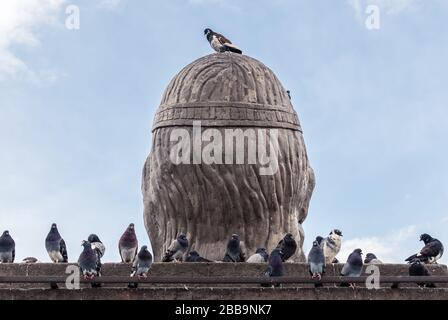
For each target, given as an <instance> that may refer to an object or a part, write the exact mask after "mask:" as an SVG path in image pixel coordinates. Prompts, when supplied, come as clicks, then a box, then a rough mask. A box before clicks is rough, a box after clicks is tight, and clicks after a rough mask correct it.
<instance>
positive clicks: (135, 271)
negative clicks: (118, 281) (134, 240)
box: [128, 246, 152, 288]
mask: <svg viewBox="0 0 448 320" xmlns="http://www.w3.org/2000/svg"><path fill="white" fill-rule="evenodd" d="M151 265H152V254H151V252H149V251H148V247H147V246H142V247H141V249H140V251H139V253H138V254H137V258H136V259H135V260H134V263H133V265H132V273H131V277H135V276H137V277H138V278H139V279H141V278H147V277H148V271H149V269H151ZM128 287H129V288H137V287H138V283H137V282H134V283H129V285H128Z"/></svg>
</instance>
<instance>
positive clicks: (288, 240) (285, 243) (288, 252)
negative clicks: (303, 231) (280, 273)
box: [277, 233, 297, 262]
mask: <svg viewBox="0 0 448 320" xmlns="http://www.w3.org/2000/svg"><path fill="white" fill-rule="evenodd" d="M277 248H278V249H280V251H281V252H283V253H282V260H283V262H285V261H286V260H288V259H289V258H291V257H292V256H293V255H294V253H296V250H297V242H296V240H295V239H294V237H293V236H292V234H290V233H287V234H286V235H285V237H284V238H283V239H282V240H280V242H279V243H278V245H277Z"/></svg>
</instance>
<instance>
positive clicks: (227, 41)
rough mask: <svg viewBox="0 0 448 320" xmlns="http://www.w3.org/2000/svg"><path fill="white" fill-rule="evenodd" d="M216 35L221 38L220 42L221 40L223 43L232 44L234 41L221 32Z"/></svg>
mask: <svg viewBox="0 0 448 320" xmlns="http://www.w3.org/2000/svg"><path fill="white" fill-rule="evenodd" d="M215 36H216V38H218V40H219V42H221V44H232V41H230V40H229V39H227V38H226V37H224V36H223V35H222V34H220V33H216V34H215Z"/></svg>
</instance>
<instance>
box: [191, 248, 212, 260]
mask: <svg viewBox="0 0 448 320" xmlns="http://www.w3.org/2000/svg"><path fill="white" fill-rule="evenodd" d="M185 262H211V261H210V260H207V259H205V258H203V257H201V256H200V255H199V253H198V252H197V251H194V250H193V251H190V253H189V254H188V257H187V258H186V259H185Z"/></svg>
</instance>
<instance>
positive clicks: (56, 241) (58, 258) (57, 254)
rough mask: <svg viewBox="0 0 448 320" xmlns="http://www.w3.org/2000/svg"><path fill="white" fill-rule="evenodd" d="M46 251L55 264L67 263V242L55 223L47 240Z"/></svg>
mask: <svg viewBox="0 0 448 320" xmlns="http://www.w3.org/2000/svg"><path fill="white" fill-rule="evenodd" d="M45 249H47V253H48V256H49V257H50V259H51V261H53V262H54V263H61V262H62V263H67V262H68V256H67V247H66V246H65V241H64V239H62V237H61V235H60V234H59V231H58V227H57V225H56V223H53V224H52V225H51V228H50V232H48V235H47V238H46V239H45Z"/></svg>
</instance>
